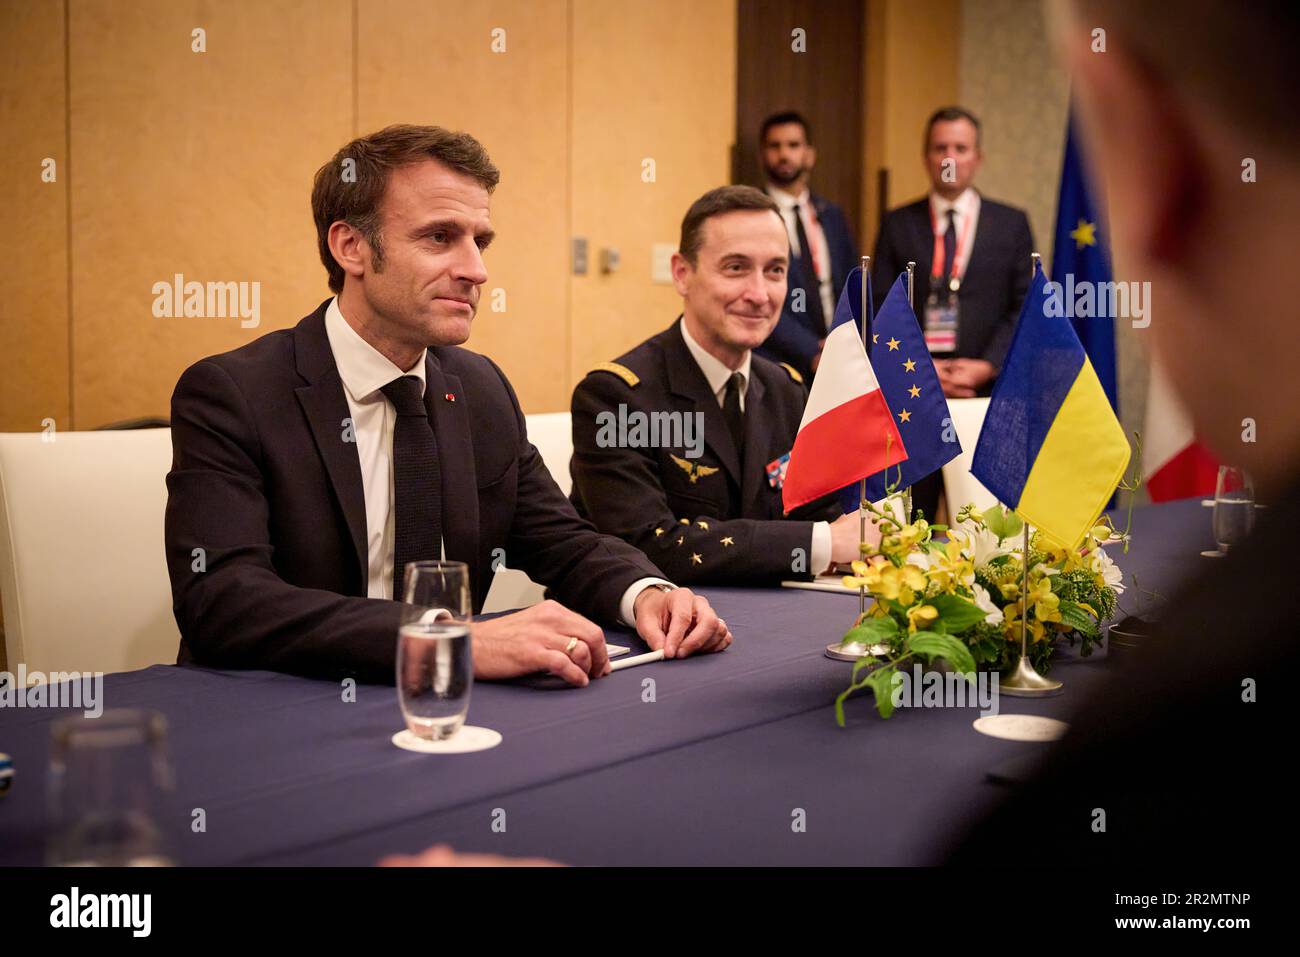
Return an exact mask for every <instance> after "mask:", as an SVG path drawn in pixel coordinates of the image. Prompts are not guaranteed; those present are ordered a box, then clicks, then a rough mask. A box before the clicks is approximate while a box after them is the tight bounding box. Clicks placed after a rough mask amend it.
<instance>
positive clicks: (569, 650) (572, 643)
mask: <svg viewBox="0 0 1300 957" xmlns="http://www.w3.org/2000/svg"><path fill="white" fill-rule="evenodd" d="M577 647H578V639H577V638H570V639H569V643H568V644H567V645H565V646H564V654H565V656H566V657H572V656H573V649H574V648H577Z"/></svg>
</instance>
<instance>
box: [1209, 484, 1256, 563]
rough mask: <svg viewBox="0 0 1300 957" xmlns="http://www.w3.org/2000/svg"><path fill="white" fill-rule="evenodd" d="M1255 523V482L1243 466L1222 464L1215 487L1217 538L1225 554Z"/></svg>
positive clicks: (1244, 536)
mask: <svg viewBox="0 0 1300 957" xmlns="http://www.w3.org/2000/svg"><path fill="white" fill-rule="evenodd" d="M1254 526H1255V484H1254V482H1252V481H1251V478H1250V476H1249V475H1248V474H1247V473H1246V472H1245V470H1243V469H1239V468H1234V467H1233V466H1231V465H1221V466H1219V480H1218V483H1217V484H1216V485H1215V487H1214V540H1215V542H1217V543H1218V546H1219V552H1220V553H1221V554H1224V555H1226V554H1227V553H1228V552H1229V551H1230V550H1231V549H1233V548H1235V547H1236V546H1238V545H1240V544H1241V543H1242V541H1243V540H1245V538H1246V536H1247V535H1249V534H1250V530H1251V529H1252V528H1254Z"/></svg>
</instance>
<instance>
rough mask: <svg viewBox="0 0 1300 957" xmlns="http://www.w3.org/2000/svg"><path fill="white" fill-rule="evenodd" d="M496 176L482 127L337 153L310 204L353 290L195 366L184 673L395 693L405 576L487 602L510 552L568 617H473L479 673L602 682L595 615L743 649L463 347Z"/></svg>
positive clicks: (181, 464)
mask: <svg viewBox="0 0 1300 957" xmlns="http://www.w3.org/2000/svg"><path fill="white" fill-rule="evenodd" d="M497 179H498V173H497V169H496V167H495V166H493V165H492V162H491V160H490V159H489V158H488V156H487V153H486V152H485V151H484V150H483V148H482V146H481V145H480V144H479V143H478V142H477V141H476V140H475V139H474V138H473V137H471V136H469V135H468V134H465V133H450V132H448V131H446V130H442V129H439V128H437V127H416V126H394V127H389V128H387V129H385V130H382V131H380V132H379V133H376V134H373V135H371V136H368V137H363V138H361V139H358V140H355V141H353V142H352V143H350V144H348V145H347V146H345V147H343V149H341V150H340V151H339V152H338V153H337V154H336V155H335V156H334V158H333V159H332V160H331V161H330V162H329V163H327V164H326V165H325V166H323V167H322V168H321V169H320V171H319V172H318V173H317V175H316V181H315V187H314V189H313V192H312V211H313V215H314V218H315V221H316V227H317V238H318V244H319V251H320V256H321V260H322V262H323V263H324V265H325V267H326V269H327V271H328V272H329V280H330V288H331V289H332V290H333V291H334V292H336V293H337V296H336V297H335V298H332V299H329V300H326V301H325V302H324V303H322V304H321V305H320V306H319V307H318V308H317V309H316V310H315V311H314V312H313V313H312V314H311V315H309V316H307V317H306V318H304V319H303V320H302V321H301V322H299V323H298V324H297V325H296V326H295V327H294V328H292V329H285V330H281V331H278V332H273V333H270V334H269V335H266V336H263V337H261V338H260V339H257V340H255V341H254V342H251V343H249V344H248V345H246V346H244V347H242V348H239V349H236V350H234V351H233V352H228V353H225V354H224V355H219V356H212V357H210V358H207V359H204V360H202V361H200V362H198V363H196V364H195V365H193V366H191V367H190V368H189V369H187V370H186V371H185V373H184V374H183V375H182V376H181V379H180V381H179V383H178V384H177V386H176V391H175V394H174V395H173V397H172V442H173V449H174V452H173V461H172V470H171V472H170V474H169V475H168V476H167V488H168V493H169V495H168V501H167V516H166V546H167V560H168V568H169V571H170V575H171V580H172V593H173V597H174V606H175V614H176V620H177V623H178V625H179V626H180V631H181V649H180V656H179V658H180V661H181V662H187V661H193V662H195V663H197V664H201V665H210V666H214V667H226V668H271V669H275V670H282V671H289V672H294V673H298V674H304V675H311V676H321V677H340V676H353V677H356V678H359V679H361V680H368V681H387V682H391V681H392V680H393V679H394V674H393V669H394V663H395V656H396V655H395V652H396V646H397V629H398V625H399V620H400V615H401V606H400V605H399V604H398V603H397V602H395V601H393V600H392V598H394V597H395V596H396V595H397V593H398V592H399V591H400V585H401V576H402V571H403V569H404V567H405V565H406V563H407V562H409V561H416V560H421V559H437V558H439V557H441V556H445V557H446V558H447V559H451V560H457V561H462V562H465V563H466V564H467V565H468V566H469V568H470V574H471V578H472V593H473V602H474V607H475V609H476V610H477V609H478V608H479V607H481V605H482V601H483V596H484V594H485V592H486V591H487V588H488V585H489V583H490V581H491V577H492V564H493V558H494V552H495V553H496V554H497V555H500V554H501V552H500V550H504V556H505V559H506V561H507V562H508V564H509V565H511V566H512V567H517V568H522V569H523V570H524V571H526V572H528V573H529V574H531V575H532V576H533V577H535V578H536V579H537V580H538V581H540V582H543V583H545V584H547V585H549V586H550V587H551V588H552V589H553V591H554V593H555V594H556V595H557V596H558V597H559V598H560V600H561V602H562V603H563V604H559V603H556V602H553V601H548V602H545V603H543V604H541V605H538V606H535V607H534V608H530V609H527V610H525V611H523V612H519V613H516V614H513V615H507V616H504V617H501V618H497V619H494V620H491V621H484V622H480V623H479V624H478V625H477V626H476V628H475V632H474V668H475V674H476V675H478V676H479V677H480V678H502V677H509V676H512V675H519V674H525V673H528V672H532V671H549V672H552V673H554V674H556V675H559V676H561V677H563V678H564V679H566V680H568V681H570V682H571V683H573V684H577V685H585V684H586V683H587V682H588V679H589V677H599V676H601V675H603V674H605V673H606V672H607V670H608V656H607V654H606V651H605V644H604V637H603V632H602V630H601V628H600V627H599V626H598V625H596V624H594V623H593V622H592V621H590V620H588V619H587V618H585V617H583V614H579V613H578V612H582V613H585V614H587V615H591V616H592V617H593V618H595V619H597V620H599V621H601V622H603V623H606V624H610V625H613V624H615V623H617V622H622V623H625V624H629V625H632V624H634V625H635V627H636V629H637V631H638V632H639V633H640V634H641V636H642V637H643V638H645V640H646V641H647V642H649V644H650V645H651V646H652V647H654V648H659V647H663V648H664V649H665V653H666V655H667V656H668V657H674V656H681V655H685V654H690V653H692V652H695V651H717V650H721V649H723V648H725V647H726V646H727V644H728V643H729V642H730V634H729V632H728V631H727V629H726V626H725V624H724V623H722V622H721V621H719V620H718V618H717V616H716V615H715V614H714V613H713V611H712V609H711V608H710V607H709V605H708V603H707V602H706V601H705V600H704V599H702V598H699V597H698V596H694V595H692V594H691V593H690V592H689V591H688V590H686V589H674V588H673V587H672V586H671V585H670V584H669V583H667V582H665V581H664V580H663V578H662V575H661V573H660V571H659V570H658V569H657V568H656V567H655V566H654V565H653V564H651V563H650V562H648V561H647V560H646V559H645V558H644V556H643V555H641V554H640V553H639V552H638V551H636V550H635V549H632V548H630V547H628V546H627V545H625V544H624V543H623V542H621V541H619V540H617V539H614V538H610V537H607V536H603V535H601V534H599V533H597V532H596V530H595V529H593V528H592V527H591V526H590V524H588V523H587V522H584V521H583V520H582V519H580V518H579V517H578V516H577V515H576V514H575V513H574V511H573V508H572V506H571V505H570V504H569V502H568V500H567V499H565V498H564V496H563V494H562V493H561V492H560V491H559V489H558V488H557V487H556V485H555V483H554V482H553V481H552V480H551V477H550V475H549V473H548V472H547V471H546V468H545V466H544V465H543V464H542V460H541V457H540V456H539V455H538V453H537V450H536V449H535V448H533V446H532V445H530V444H529V442H528V436H527V434H526V432H525V428H524V418H523V415H522V413H521V412H520V408H519V403H518V401H517V399H516V398H515V394H514V392H513V390H512V389H511V387H510V384H509V383H508V382H507V381H506V379H505V376H504V375H502V373H501V370H500V369H498V368H497V367H496V366H495V365H494V364H493V363H492V361H491V360H489V359H487V358H485V357H483V356H480V355H476V354H474V353H472V352H468V351H466V350H464V349H461V348H458V345H459V343H462V342H464V341H465V340H466V339H467V338H468V336H469V332H470V324H471V322H472V320H473V318H474V314H475V309H476V305H477V301H478V296H479V290H480V288H481V287H482V285H483V283H484V282H485V281H486V279H487V273H486V271H485V269H484V266H483V258H482V253H483V250H484V249H485V248H486V247H487V245H488V244H489V243H490V242H491V240H492V236H493V233H492V228H491V223H490V219H489V197H490V193H491V191H492V189H493V187H495V185H496V183H497ZM566 605H569V606H572V608H573V609H576V610H569V608H567V607H564V606H566Z"/></svg>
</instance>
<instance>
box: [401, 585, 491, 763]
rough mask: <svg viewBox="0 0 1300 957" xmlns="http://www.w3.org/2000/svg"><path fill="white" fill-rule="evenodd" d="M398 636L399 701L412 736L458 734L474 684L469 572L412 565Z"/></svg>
mask: <svg viewBox="0 0 1300 957" xmlns="http://www.w3.org/2000/svg"><path fill="white" fill-rule="evenodd" d="M402 601H403V603H404V605H405V606H406V607H404V608H403V611H402V624H401V626H400V628H399V629H398V633H397V701H398V704H399V705H400V706H401V709H402V716H403V717H404V718H405V719H406V726H407V728H409V729H410V731H411V733H412V734H414V735H416V736H417V737H420V738H425V739H428V740H437V741H441V740H445V739H447V738H450V737H451V736H452V735H454V734H455V733H456V732H457V731H459V730H460V728H461V726H462V725H463V724H464V723H465V715H466V714H467V713H468V712H469V693H470V689H471V688H472V687H473V684H474V665H473V658H472V656H471V654H470V610H471V607H472V606H471V605H470V588H469V567H468V566H467V565H466V564H465V563H464V562H445V561H437V562H411V563H409V564H408V565H407V566H406V571H405V576H404V583H403V588H402Z"/></svg>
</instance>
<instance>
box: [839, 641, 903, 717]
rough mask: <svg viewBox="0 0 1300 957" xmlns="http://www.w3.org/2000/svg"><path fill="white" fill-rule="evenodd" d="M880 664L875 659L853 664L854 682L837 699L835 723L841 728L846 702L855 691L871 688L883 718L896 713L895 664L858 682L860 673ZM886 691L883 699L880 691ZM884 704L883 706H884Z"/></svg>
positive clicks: (884, 665) (883, 666)
mask: <svg viewBox="0 0 1300 957" xmlns="http://www.w3.org/2000/svg"><path fill="white" fill-rule="evenodd" d="M877 664H880V662H878V661H877V660H876V659H875V658H871V657H867V658H859V659H858V660H857V661H855V662H854V663H853V682H852V684H850V685H849V686H848V687H847V688H845V689H844V690H843V691H841V692H840V693H839V695H838V696H837V697H836V698H835V723H836V724H838V725H839V726H840V727H841V728H842V727H844V702H845V701H847V700H848V699H849V696H850V695H852V694H853V693H854V692H855V691H861V690H862V689H863V688H870V689H871V691H872V693H873V694H875V696H876V710H877V711H879V712H880V716H881V717H882V718H888V717H889V716H890V715H891V714H892V713H893V711H894V700H893V697H892V696H891V689H892V685H891V684H890V682H891V681H892V680H893V679H892V677H891V675H892V674H893V673H894V672H895V670H896V669H895V667H894V663H893V662H888V663H886V664H883V665H881V666H880V667H879V668H876V669H875V670H874V671H871V672H869V673H868V674H867V675H866V677H864V678H863V679H862V680H861V681H859V680H858V672H859V671H860V670H862V669H863V668H865V667H867V666H869V665H877ZM881 688H883V689H884V694H883V697H882V695H881V693H880V689H881ZM882 702H883V704H882Z"/></svg>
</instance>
